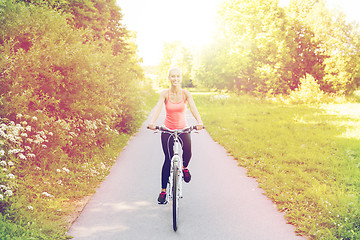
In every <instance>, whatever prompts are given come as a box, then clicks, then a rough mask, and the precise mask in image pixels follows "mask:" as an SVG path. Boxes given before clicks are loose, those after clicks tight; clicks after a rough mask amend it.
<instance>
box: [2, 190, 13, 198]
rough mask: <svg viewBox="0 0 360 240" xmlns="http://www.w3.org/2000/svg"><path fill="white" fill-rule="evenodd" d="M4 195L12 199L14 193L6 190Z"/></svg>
mask: <svg viewBox="0 0 360 240" xmlns="http://www.w3.org/2000/svg"><path fill="white" fill-rule="evenodd" d="M4 194H5V196H9V197H11V196H12V195H13V192H12V191H11V190H6V191H5V193H4Z"/></svg>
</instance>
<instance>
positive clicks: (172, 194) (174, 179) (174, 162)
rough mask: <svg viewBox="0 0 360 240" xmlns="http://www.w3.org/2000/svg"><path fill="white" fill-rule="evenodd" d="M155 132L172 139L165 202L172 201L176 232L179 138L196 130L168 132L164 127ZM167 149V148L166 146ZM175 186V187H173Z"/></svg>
mask: <svg viewBox="0 0 360 240" xmlns="http://www.w3.org/2000/svg"><path fill="white" fill-rule="evenodd" d="M156 129H157V130H160V131H161V132H167V133H170V134H171V136H170V137H173V138H174V145H173V150H174V155H173V156H172V158H171V168H170V176H169V182H168V183H169V184H168V186H167V195H166V201H167V202H169V200H170V199H172V203H173V204H172V205H173V229H174V231H176V230H177V224H178V218H179V199H180V198H182V179H183V171H182V170H183V161H182V156H180V154H181V153H180V148H181V143H180V140H179V136H180V134H182V133H190V132H191V131H193V130H196V126H191V127H187V128H184V129H175V130H170V129H168V128H166V127H159V126H156ZM168 147H169V146H168ZM174 185H175V186H174Z"/></svg>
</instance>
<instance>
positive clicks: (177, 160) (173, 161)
mask: <svg viewBox="0 0 360 240" xmlns="http://www.w3.org/2000/svg"><path fill="white" fill-rule="evenodd" d="M179 150H180V143H179V142H178V141H174V156H173V157H172V159H171V168H170V177H169V191H168V194H167V196H168V198H169V199H170V198H173V197H176V196H172V191H171V190H172V188H173V186H172V185H173V183H172V179H173V178H174V177H175V176H176V175H177V177H178V181H177V182H178V184H177V190H178V192H179V197H180V198H182V197H183V195H182V159H181V157H180V155H179V152H180V151H179ZM174 165H176V166H177V169H178V171H177V172H176V173H175V172H174V169H175V166H174ZM175 174H176V175H175ZM169 199H167V200H168V201H169Z"/></svg>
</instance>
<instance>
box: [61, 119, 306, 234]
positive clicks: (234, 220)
mask: <svg viewBox="0 0 360 240" xmlns="http://www.w3.org/2000/svg"><path fill="white" fill-rule="evenodd" d="M161 117H162V118H163V117H164V116H163V114H162V116H161ZM159 122H161V121H159ZM190 122H191V120H190ZM146 124H147V122H145V123H144V125H143V127H142V128H141V130H140V131H139V132H138V133H137V134H136V135H135V136H134V137H133V138H132V139H131V140H130V141H129V143H128V146H127V147H126V148H125V149H124V151H123V152H122V153H121V155H120V157H119V158H118V161H117V162H116V164H115V165H114V167H113V168H112V171H111V173H110V175H109V176H108V177H107V179H106V180H105V181H104V182H103V183H102V184H101V186H100V187H99V189H98V190H97V192H96V194H94V195H93V197H92V199H91V200H90V202H89V203H88V204H87V206H86V207H85V209H84V211H83V212H82V214H81V215H80V216H79V218H78V219H77V221H76V222H75V223H74V224H73V226H72V227H71V229H70V230H69V233H68V234H69V235H70V236H73V237H74V239H75V240H80V239H86V240H91V239H104V240H110V239H121V240H122V239H124V240H126V239H135V240H142V239H144V240H151V239H164V240H170V239H200V240H207V239H209V240H212V239H214V240H222V239H226V240H232V239H236V240H238V239H239V240H296V239H299V240H300V239H305V238H302V237H299V236H296V234H295V233H294V231H295V228H294V227H293V226H291V225H289V224H286V221H285V219H284V215H283V214H282V213H280V212H278V211H277V210H276V207H275V206H274V204H273V203H272V202H271V201H270V200H269V199H267V198H266V196H265V195H263V191H262V190H261V189H259V188H258V185H257V183H256V181H255V179H253V178H249V177H247V176H246V170H245V169H243V168H241V167H238V166H237V163H236V161H234V160H233V158H231V157H230V156H228V155H227V153H226V150H225V149H224V148H223V147H221V146H220V145H219V144H217V143H215V142H214V141H213V140H212V139H211V137H210V135H209V134H208V133H207V132H206V131H201V132H200V133H199V134H192V145H193V157H192V159H191V162H190V165H189V169H190V170H191V173H192V180H191V182H190V183H189V184H183V194H184V198H183V199H181V201H180V204H181V205H180V220H179V228H178V231H177V232H174V231H173V230H172V213H171V204H167V205H158V204H157V197H158V194H159V191H160V171H161V166H162V161H163V153H162V149H161V145H160V134H154V133H153V132H152V131H150V130H147V129H146Z"/></svg>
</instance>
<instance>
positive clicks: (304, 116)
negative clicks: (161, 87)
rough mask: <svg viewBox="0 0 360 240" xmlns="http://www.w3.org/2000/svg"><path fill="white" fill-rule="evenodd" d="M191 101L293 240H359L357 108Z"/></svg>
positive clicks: (198, 97) (218, 98) (213, 98)
mask: <svg viewBox="0 0 360 240" xmlns="http://www.w3.org/2000/svg"><path fill="white" fill-rule="evenodd" d="M194 99H195V101H196V104H197V107H198V109H199V111H200V113H201V115H202V118H203V120H204V123H205V125H206V127H207V130H208V131H209V132H210V134H211V136H212V137H213V139H214V140H215V141H217V142H219V143H220V144H222V145H223V146H224V147H225V148H226V149H227V150H228V152H229V153H230V154H231V155H233V156H234V158H235V159H236V160H237V161H238V163H239V165H240V166H243V167H245V168H246V169H247V170H248V175H249V176H251V177H255V178H256V179H257V181H258V182H259V185H260V187H261V188H263V189H264V190H265V192H266V195H267V196H268V197H269V198H270V199H272V200H273V201H274V202H275V203H276V205H277V206H278V208H279V210H280V211H282V212H285V213H286V218H287V220H288V222H289V223H291V224H293V225H295V226H297V229H298V230H297V231H298V233H299V234H302V235H305V236H308V237H310V238H311V239H360V219H359V217H360V193H359V192H360V104H359V103H347V104H323V105H289V104H284V103H269V102H264V101H260V100H257V99H254V98H251V97H245V96H242V97H235V96H228V95H206V94H194ZM239 204H241V203H239Z"/></svg>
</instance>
